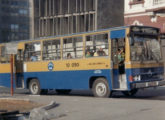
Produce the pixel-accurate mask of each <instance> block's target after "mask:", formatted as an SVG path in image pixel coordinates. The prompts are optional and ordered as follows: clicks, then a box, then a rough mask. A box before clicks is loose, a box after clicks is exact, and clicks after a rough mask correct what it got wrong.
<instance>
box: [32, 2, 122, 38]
mask: <svg viewBox="0 0 165 120" xmlns="http://www.w3.org/2000/svg"><path fill="white" fill-rule="evenodd" d="M31 5H32V6H33V8H32V9H31V10H32V12H31V13H32V19H33V20H32V21H33V23H32V28H31V31H32V34H33V35H32V37H33V38H36V37H44V36H55V35H63V34H71V33H77V32H85V31H92V30H97V29H104V28H109V27H116V26H122V25H124V19H123V18H124V17H123V16H124V13H123V11H124V1H123V0H118V2H116V0H31Z"/></svg>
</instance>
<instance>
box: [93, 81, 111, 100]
mask: <svg viewBox="0 0 165 120" xmlns="http://www.w3.org/2000/svg"><path fill="white" fill-rule="evenodd" d="M92 91H93V94H94V96H95V97H102V98H107V97H109V96H110V94H111V91H110V89H109V85H108V82H107V80H106V79H105V78H97V79H96V80H95V81H94V83H93V85H92Z"/></svg>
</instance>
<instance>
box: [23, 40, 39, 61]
mask: <svg viewBox="0 0 165 120" xmlns="http://www.w3.org/2000/svg"><path fill="white" fill-rule="evenodd" d="M24 54H25V55H24V57H25V61H40V60H41V44H40V42H35V43H26V44H25V53H24Z"/></svg>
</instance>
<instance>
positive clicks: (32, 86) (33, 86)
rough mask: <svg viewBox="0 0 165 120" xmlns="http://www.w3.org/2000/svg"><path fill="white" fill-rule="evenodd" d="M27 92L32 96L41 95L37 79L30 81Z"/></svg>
mask: <svg viewBox="0 0 165 120" xmlns="http://www.w3.org/2000/svg"><path fill="white" fill-rule="evenodd" d="M29 90H30V93H31V94H32V95H39V94H40V93H41V89H40V84H39V81H38V80H37V79H32V80H31V81H30V83H29Z"/></svg>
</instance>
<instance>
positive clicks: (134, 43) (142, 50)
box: [130, 35, 162, 61]
mask: <svg viewBox="0 0 165 120" xmlns="http://www.w3.org/2000/svg"><path fill="white" fill-rule="evenodd" d="M130 45H131V60H132V61H152V60H156V61H158V60H160V59H161V57H162V56H161V49H160V44H159V41H158V38H157V37H154V36H141V35H134V36H131V37H130Z"/></svg>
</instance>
